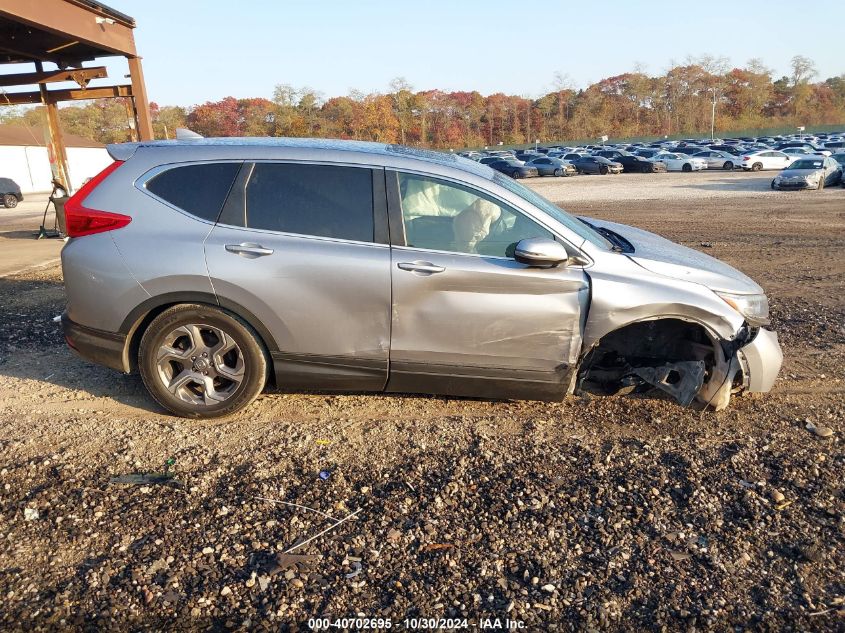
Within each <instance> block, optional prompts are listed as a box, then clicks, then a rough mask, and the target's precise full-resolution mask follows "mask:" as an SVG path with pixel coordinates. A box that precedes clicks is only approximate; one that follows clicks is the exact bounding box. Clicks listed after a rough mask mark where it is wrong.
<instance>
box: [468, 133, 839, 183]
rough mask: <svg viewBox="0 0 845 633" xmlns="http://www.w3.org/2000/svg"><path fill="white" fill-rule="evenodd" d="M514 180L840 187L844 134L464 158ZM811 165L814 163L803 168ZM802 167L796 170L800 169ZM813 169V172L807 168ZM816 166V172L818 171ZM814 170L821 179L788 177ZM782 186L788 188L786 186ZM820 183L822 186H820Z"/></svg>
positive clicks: (501, 153)
mask: <svg viewBox="0 0 845 633" xmlns="http://www.w3.org/2000/svg"><path fill="white" fill-rule="evenodd" d="M461 155H462V156H465V157H467V158H470V159H472V160H475V161H478V162H480V163H482V164H485V165H489V166H490V167H492V168H493V169H496V170H497V171H500V172H502V173H504V174H507V175H508V176H511V177H512V178H529V177H535V176H558V177H560V176H574V175H576V174H599V175H606V174H618V173H622V172H628V173H658V172H666V171H683V172H693V171H703V170H705V169H720V170H726V171H733V170H734V169H742V170H744V171H755V172H756V171H762V170H778V171H783V172H784V173H781V174H779V175H778V177H776V178H775V179H774V180H773V181H772V188H773V189H778V188H807V187H798V183H799V181H800V182H806V183H809V184H808V187H817V186H820V187H825V186H830V185H832V184H837V183H839V182H842V183H843V186H845V181H843V178H842V172H843V165H845V132H842V133H839V134H818V135H789V136H771V137H756V138H751V137H742V138H725V139H693V138H690V139H683V140H680V141H670V140H665V139H664V140H661V141H655V142H653V143H641V142H638V143H611V144H602V145H583V146H566V145H551V146H544V147H535V148H534V149H523V150H488V151H484V152H477V151H467V152H461ZM801 161H809V162H801ZM799 162H800V164H801V167H800V168H799V167H797V166H795V165H796V163H799ZM805 165H809V166H810V167H804V166H805ZM816 165H817V166H816ZM804 169H811V170H812V171H813V172H814V174H815V173H816V172H818V173H821V174H823V177H822V176H819V177H818V178H817V177H816V176H815V175H812V177H809V179H808V178H807V177H805V176H800V174H799V175H798V176H796V175H795V174H792V173H786V172H787V171H803V170H804ZM781 183H784V184H783V186H781ZM819 183H822V184H821V185H819Z"/></svg>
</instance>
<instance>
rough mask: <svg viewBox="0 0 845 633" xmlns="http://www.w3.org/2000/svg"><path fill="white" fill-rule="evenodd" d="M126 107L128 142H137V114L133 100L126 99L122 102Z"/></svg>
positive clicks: (130, 98)
mask: <svg viewBox="0 0 845 633" xmlns="http://www.w3.org/2000/svg"><path fill="white" fill-rule="evenodd" d="M123 103H124V105H125V106H126V116H127V117H128V118H129V140H130V141H137V140H138V112H137V110H135V100H134V99H133V98H132V97H128V98H126V99H124V100H123Z"/></svg>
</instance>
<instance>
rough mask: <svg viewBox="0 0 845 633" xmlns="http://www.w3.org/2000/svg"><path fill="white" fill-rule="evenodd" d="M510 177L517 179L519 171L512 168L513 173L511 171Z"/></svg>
mask: <svg viewBox="0 0 845 633" xmlns="http://www.w3.org/2000/svg"><path fill="white" fill-rule="evenodd" d="M511 178H513V179H514V180H519V178H520V176H519V171H518V170H516V169H514V170H513V173H511Z"/></svg>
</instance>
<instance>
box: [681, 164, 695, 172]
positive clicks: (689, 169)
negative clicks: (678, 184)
mask: <svg viewBox="0 0 845 633" xmlns="http://www.w3.org/2000/svg"><path fill="white" fill-rule="evenodd" d="M681 169H682V170H683V171H692V165H690V164H689V163H684V166H683V167H681Z"/></svg>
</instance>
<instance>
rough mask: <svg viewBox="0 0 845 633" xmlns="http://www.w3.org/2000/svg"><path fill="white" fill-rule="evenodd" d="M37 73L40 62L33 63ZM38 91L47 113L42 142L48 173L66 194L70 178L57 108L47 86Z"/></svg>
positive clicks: (40, 87)
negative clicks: (45, 151) (48, 164)
mask: <svg viewBox="0 0 845 633" xmlns="http://www.w3.org/2000/svg"><path fill="white" fill-rule="evenodd" d="M35 68H36V70H37V71H38V72H43V71H44V69H43V67H42V64H41V62H40V61H37V62H35ZM38 91H39V92H40V93H41V103H42V104H43V105H44V107H45V109H46V111H47V125H46V126H45V127H44V132H45V133H44V141H45V144H46V145H47V157H48V158H49V160H50V171H51V172H52V175H53V180H57V181H58V182H59V183H61V185H62V186H63V187H64V189H65V191H67V192H68V193H70V192H71V190H70V176H69V172H68V167H67V151H66V150H65V144H64V140H63V139H62V127H61V125H60V123H59V108H58V106H57V105H56V102H55V101H52V100H51V99H50V95H49V93H48V92H47V86H45V85H44V84H38Z"/></svg>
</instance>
